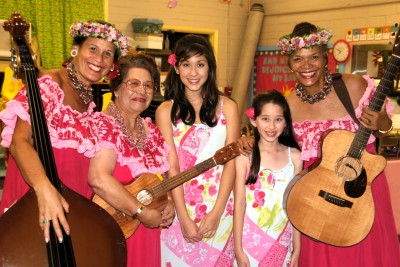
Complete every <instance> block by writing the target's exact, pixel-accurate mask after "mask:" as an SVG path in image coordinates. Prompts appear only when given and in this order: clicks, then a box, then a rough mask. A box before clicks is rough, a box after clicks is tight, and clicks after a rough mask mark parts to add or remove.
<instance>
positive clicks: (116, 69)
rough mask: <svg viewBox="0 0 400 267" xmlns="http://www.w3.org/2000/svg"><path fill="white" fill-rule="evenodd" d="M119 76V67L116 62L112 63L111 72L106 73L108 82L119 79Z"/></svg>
mask: <svg viewBox="0 0 400 267" xmlns="http://www.w3.org/2000/svg"><path fill="white" fill-rule="evenodd" d="M120 75H121V73H120V72H119V66H118V62H117V61H115V62H114V67H113V70H110V71H109V72H108V79H110V81H112V80H114V79H115V78H117V77H119V76H120Z"/></svg>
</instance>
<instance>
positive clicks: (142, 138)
mask: <svg viewBox="0 0 400 267" xmlns="http://www.w3.org/2000/svg"><path fill="white" fill-rule="evenodd" d="M107 112H108V114H110V115H111V116H112V117H114V119H115V122H116V123H117V124H118V125H119V127H120V128H121V131H122V133H123V134H124V135H125V136H126V138H127V139H128V141H129V143H130V144H131V145H132V146H134V147H136V148H137V149H139V150H143V149H144V148H145V147H146V132H145V130H144V126H143V122H142V119H141V118H140V116H137V118H136V128H137V131H138V134H137V138H133V136H132V129H131V128H130V127H129V126H127V125H126V124H125V119H124V117H123V116H122V114H121V113H120V112H119V110H118V109H117V106H115V104H114V103H113V102H110V104H109V105H108V107H107Z"/></svg>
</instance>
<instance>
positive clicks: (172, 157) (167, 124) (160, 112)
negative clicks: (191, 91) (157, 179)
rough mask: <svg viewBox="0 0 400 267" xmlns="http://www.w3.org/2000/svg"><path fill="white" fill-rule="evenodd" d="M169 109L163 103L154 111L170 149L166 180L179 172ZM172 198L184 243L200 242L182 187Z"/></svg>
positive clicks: (167, 102)
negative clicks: (187, 208)
mask: <svg viewBox="0 0 400 267" xmlns="http://www.w3.org/2000/svg"><path fill="white" fill-rule="evenodd" d="M171 108H172V102H171V101H165V102H163V103H162V104H161V105H160V106H159V107H158V108H157V110H156V124H157V127H158V129H159V130H160V132H161V134H162V135H163V137H164V139H165V141H166V142H167V144H168V145H169V146H170V147H171V152H170V153H169V155H168V162H169V164H170V169H169V171H168V173H167V174H168V178H171V177H173V176H175V175H177V174H178V173H179V172H180V167H179V160H178V155H177V153H176V149H175V143H174V139H173V133H172V121H171V116H170V114H171ZM171 195H172V198H173V200H174V204H175V209H176V213H177V216H178V219H179V222H180V224H181V230H182V235H183V237H184V238H185V240H186V242H189V243H193V242H198V241H200V240H201V236H200V235H199V233H198V229H197V225H196V224H195V223H194V221H193V220H192V219H191V218H190V216H189V214H188V212H187V210H186V203H185V199H184V193H183V187H182V186H178V187H176V188H174V189H173V190H172V191H171Z"/></svg>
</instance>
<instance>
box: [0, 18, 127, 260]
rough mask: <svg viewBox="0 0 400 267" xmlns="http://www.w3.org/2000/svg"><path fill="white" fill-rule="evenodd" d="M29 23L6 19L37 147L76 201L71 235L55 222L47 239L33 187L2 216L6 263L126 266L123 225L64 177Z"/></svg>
mask: <svg viewBox="0 0 400 267" xmlns="http://www.w3.org/2000/svg"><path fill="white" fill-rule="evenodd" d="M28 28H29V24H27V23H26V22H25V21H24V20H23V19H22V17H21V16H20V14H19V13H13V14H12V17H11V19H10V20H8V21H6V22H5V23H4V29H5V30H6V31H9V32H10V34H11V36H12V39H13V44H14V48H13V50H12V64H14V67H16V69H15V72H16V73H18V76H20V77H21V78H23V80H24V83H25V85H26V89H27V98H28V103H29V109H30V118H31V127H32V133H33V140H34V147H35V149H36V151H37V153H38V155H39V158H40V160H41V162H42V164H43V167H44V169H45V171H46V174H47V177H48V178H49V180H50V181H51V183H52V184H53V186H54V187H55V188H56V189H57V190H58V191H59V192H60V194H61V195H62V196H63V197H64V198H65V199H66V201H67V202H68V203H69V205H70V212H69V213H68V214H66V218H67V220H68V223H69V225H70V227H71V235H67V234H66V233H65V232H64V231H63V242H61V243H60V242H58V239H57V236H56V234H55V231H54V229H53V227H52V225H50V240H49V242H48V243H45V241H44V237H43V231H42V230H41V229H40V227H39V225H38V214H39V210H38V204H37V198H36V194H35V192H34V191H33V189H30V190H29V191H28V192H27V193H26V194H25V195H24V196H23V197H22V198H21V199H20V200H18V201H17V202H16V203H15V204H14V205H13V206H11V207H10V209H8V210H7V211H6V212H5V213H4V214H3V215H2V216H1V217H0V266H63V267H64V266H96V267H97V266H105V267H109V266H126V242H125V237H124V235H123V232H122V230H121V228H120V227H119V225H118V224H117V223H116V222H115V220H114V219H113V218H112V217H111V216H110V215H109V214H108V213H107V212H106V211H105V210H104V209H102V208H101V207H100V206H98V205H96V204H95V203H93V202H92V201H91V200H89V199H86V198H84V197H83V196H81V195H79V194H77V193H75V192H74V191H72V190H71V189H69V188H68V187H66V186H65V185H64V184H63V183H62V181H60V179H59V177H58V174H57V170H56V164H55V159H54V155H53V151H52V146H51V142H50V137H49V131H48V127H47V123H46V118H45V114H44V109H43V103H42V100H41V96H40V90H39V85H38V82H37V71H38V67H37V64H36V62H35V60H34V58H33V56H32V55H33V53H32V51H31V49H30V46H29V45H28V44H27V42H26V40H25V37H24V34H25V32H26V31H27V29H28ZM50 222H51V221H50Z"/></svg>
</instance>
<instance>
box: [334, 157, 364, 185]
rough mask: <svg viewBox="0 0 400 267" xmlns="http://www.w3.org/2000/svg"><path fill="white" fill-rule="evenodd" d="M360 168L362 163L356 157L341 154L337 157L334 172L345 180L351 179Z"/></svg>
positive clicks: (357, 174) (355, 176)
mask: <svg viewBox="0 0 400 267" xmlns="http://www.w3.org/2000/svg"><path fill="white" fill-rule="evenodd" d="M361 170H362V165H361V163H360V161H359V160H358V159H355V158H353V157H350V156H343V157H341V158H339V159H338V161H337V162H336V166H335V171H336V174H337V175H338V176H339V177H340V178H342V179H343V180H345V181H353V180H354V179H356V178H357V177H358V176H359V175H360V174H361Z"/></svg>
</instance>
